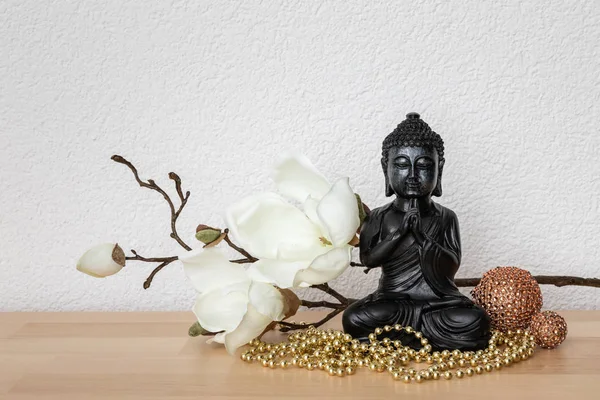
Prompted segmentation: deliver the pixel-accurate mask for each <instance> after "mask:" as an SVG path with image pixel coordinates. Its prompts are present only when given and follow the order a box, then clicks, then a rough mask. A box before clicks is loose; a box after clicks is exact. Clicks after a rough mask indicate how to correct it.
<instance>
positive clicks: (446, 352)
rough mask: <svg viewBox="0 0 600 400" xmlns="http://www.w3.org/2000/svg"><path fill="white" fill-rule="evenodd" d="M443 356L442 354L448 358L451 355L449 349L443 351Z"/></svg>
mask: <svg viewBox="0 0 600 400" xmlns="http://www.w3.org/2000/svg"><path fill="white" fill-rule="evenodd" d="M441 356H442V358H448V357H450V352H449V351H448V350H444V351H442V354H441Z"/></svg>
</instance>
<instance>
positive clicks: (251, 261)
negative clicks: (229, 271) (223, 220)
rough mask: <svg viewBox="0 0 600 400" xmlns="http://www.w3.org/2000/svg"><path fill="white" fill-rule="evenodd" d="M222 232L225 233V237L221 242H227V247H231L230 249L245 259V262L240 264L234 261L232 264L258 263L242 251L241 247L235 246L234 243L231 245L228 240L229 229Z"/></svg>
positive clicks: (240, 261) (254, 258)
mask: <svg viewBox="0 0 600 400" xmlns="http://www.w3.org/2000/svg"><path fill="white" fill-rule="evenodd" d="M223 232H225V233H226V235H225V237H224V238H223V240H225V242H227V244H228V245H229V247H231V248H232V249H234V250H235V251H237V252H238V253H240V254H241V255H243V256H244V257H246V259H245V260H247V261H244V262H242V260H235V261H232V262H237V263H238V264H244V263H253V262H256V261H258V258H256V257H252V255H251V254H250V253H248V252H247V251H246V250H244V249H242V248H241V247H239V246H237V245H236V244H235V243H233V242H232V241H231V239H229V229H225V230H224V231H223Z"/></svg>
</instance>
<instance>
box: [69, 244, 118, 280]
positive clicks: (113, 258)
mask: <svg viewBox="0 0 600 400" xmlns="http://www.w3.org/2000/svg"><path fill="white" fill-rule="evenodd" d="M124 266H125V253H124V252H123V249H122V248H121V247H119V245H118V244H114V243H104V244H99V245H97V246H94V247H92V248H91V249H89V250H88V251H86V252H85V253H84V254H83V256H81V258H80V259H79V261H78V262H77V270H78V271H81V272H83V273H84V274H88V275H90V276H93V277H95V278H104V277H107V276H109V275H113V274H116V273H117V272H119V271H120V270H121V268H123V267H124Z"/></svg>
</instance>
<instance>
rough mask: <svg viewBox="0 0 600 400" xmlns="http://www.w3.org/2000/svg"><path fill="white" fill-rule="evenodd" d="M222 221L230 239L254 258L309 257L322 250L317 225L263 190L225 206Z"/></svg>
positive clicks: (297, 210)
mask: <svg viewBox="0 0 600 400" xmlns="http://www.w3.org/2000/svg"><path fill="white" fill-rule="evenodd" d="M225 223H226V225H227V227H228V228H229V230H230V234H231V235H232V237H233V238H234V240H235V241H236V242H237V243H238V244H239V245H240V246H241V247H242V248H244V249H245V250H246V251H248V252H249V253H250V254H252V255H253V256H254V257H257V258H270V259H274V258H277V257H285V259H288V260H295V259H305V258H309V259H310V256H311V255H312V254H319V252H321V251H322V249H321V247H322V246H321V243H320V241H319V229H318V228H317V227H316V226H315V225H314V224H313V223H312V222H311V221H310V220H309V219H308V217H307V216H306V215H305V214H304V213H303V212H302V211H300V210H299V209H298V208H296V207H294V206H293V205H291V204H290V203H288V202H287V201H286V200H284V199H283V198H282V197H281V196H279V195H277V194H275V193H263V194H259V195H255V196H250V197H246V198H245V199H243V200H241V201H239V202H238V203H236V204H234V205H232V206H231V207H229V208H228V209H227V211H226V214H225Z"/></svg>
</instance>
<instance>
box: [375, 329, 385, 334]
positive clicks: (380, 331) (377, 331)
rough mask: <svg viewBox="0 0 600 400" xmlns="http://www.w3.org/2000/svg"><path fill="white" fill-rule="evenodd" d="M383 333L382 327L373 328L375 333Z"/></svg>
mask: <svg viewBox="0 0 600 400" xmlns="http://www.w3.org/2000/svg"><path fill="white" fill-rule="evenodd" d="M382 333H383V329H381V328H375V334H376V335H381V334H382Z"/></svg>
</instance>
